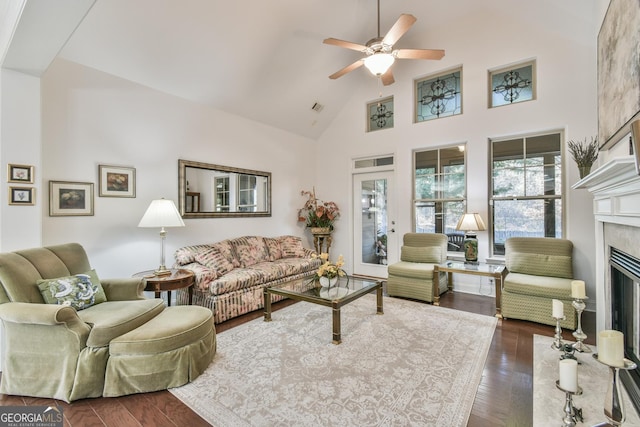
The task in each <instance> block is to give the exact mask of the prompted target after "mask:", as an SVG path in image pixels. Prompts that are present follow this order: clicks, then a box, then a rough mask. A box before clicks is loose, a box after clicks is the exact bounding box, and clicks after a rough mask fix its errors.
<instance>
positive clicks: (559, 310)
mask: <svg viewBox="0 0 640 427" xmlns="http://www.w3.org/2000/svg"><path fill="white" fill-rule="evenodd" d="M551 302H552V304H553V314H552V315H553V317H555V318H556V319H562V318H563V317H564V304H563V303H562V301H560V300H557V299H554V300H551Z"/></svg>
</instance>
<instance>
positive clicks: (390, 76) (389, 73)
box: [380, 68, 396, 86]
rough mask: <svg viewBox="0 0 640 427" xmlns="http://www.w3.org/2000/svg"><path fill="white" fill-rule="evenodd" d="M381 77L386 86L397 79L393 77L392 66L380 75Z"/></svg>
mask: <svg viewBox="0 0 640 427" xmlns="http://www.w3.org/2000/svg"><path fill="white" fill-rule="evenodd" d="M380 79H381V80H382V84H383V85H385V86H389V85H390V84H393V83H394V82H395V81H396V80H395V79H394V78H393V72H392V71H391V68H389V69H388V70H387V72H386V73H384V74H383V75H382V76H380Z"/></svg>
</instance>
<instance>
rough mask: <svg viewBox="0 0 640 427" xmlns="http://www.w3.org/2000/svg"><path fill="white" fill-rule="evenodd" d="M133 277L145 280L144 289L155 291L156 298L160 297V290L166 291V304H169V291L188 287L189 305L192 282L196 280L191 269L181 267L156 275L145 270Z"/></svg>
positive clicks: (191, 297)
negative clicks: (168, 272)
mask: <svg viewBox="0 0 640 427" xmlns="http://www.w3.org/2000/svg"><path fill="white" fill-rule="evenodd" d="M133 277H141V278H143V279H144V281H145V287H144V290H145V291H147V292H155V293H156V298H160V293H161V292H167V298H168V302H167V305H171V291H174V290H176V289H183V288H188V289H187V291H188V293H189V305H191V303H192V301H193V284H194V283H195V281H196V280H195V275H194V274H193V271H190V270H185V269H182V268H181V269H171V274H167V275H164V276H156V275H155V274H154V272H153V270H147V271H141V272H139V273H136V274H134V275H133Z"/></svg>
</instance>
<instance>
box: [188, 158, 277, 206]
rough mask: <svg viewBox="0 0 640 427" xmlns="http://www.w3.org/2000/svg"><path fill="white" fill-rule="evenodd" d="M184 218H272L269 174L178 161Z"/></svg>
mask: <svg viewBox="0 0 640 427" xmlns="http://www.w3.org/2000/svg"><path fill="white" fill-rule="evenodd" d="M178 196H179V200H178V203H179V205H180V206H179V209H180V214H181V215H182V216H183V217H184V218H216V217H245V216H271V173H270V172H261V171H255V170H248V169H240V168H234V167H229V166H220V165H212V164H209V163H202V162H193V161H190V160H178Z"/></svg>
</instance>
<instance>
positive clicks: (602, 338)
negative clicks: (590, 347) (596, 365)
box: [598, 330, 624, 368]
mask: <svg viewBox="0 0 640 427" xmlns="http://www.w3.org/2000/svg"><path fill="white" fill-rule="evenodd" d="M598 361H600V362H602V363H604V364H606V365H610V366H617V367H619V368H620V367H623V366H624V335H623V334H622V332H620V331H614V330H606V331H600V333H599V334H598Z"/></svg>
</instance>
